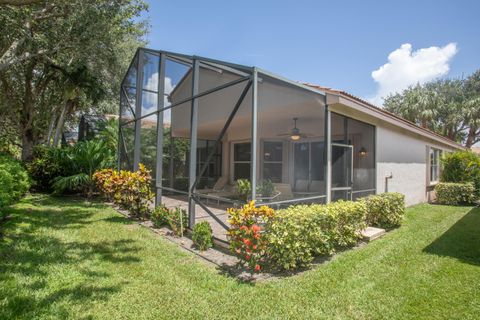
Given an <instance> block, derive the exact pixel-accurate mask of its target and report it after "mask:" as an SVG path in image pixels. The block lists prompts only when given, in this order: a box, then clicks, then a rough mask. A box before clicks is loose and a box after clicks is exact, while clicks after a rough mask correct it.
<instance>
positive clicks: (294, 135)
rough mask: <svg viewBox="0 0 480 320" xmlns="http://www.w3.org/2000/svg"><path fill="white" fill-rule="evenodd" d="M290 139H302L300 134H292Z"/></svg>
mask: <svg viewBox="0 0 480 320" xmlns="http://www.w3.org/2000/svg"><path fill="white" fill-rule="evenodd" d="M290 139H292V140H293V141H297V140H300V135H299V134H292V135H291V136H290Z"/></svg>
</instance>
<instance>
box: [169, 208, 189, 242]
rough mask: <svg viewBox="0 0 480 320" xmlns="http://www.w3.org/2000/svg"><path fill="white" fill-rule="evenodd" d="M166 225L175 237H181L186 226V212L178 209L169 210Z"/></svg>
mask: <svg viewBox="0 0 480 320" xmlns="http://www.w3.org/2000/svg"><path fill="white" fill-rule="evenodd" d="M168 225H169V226H170V229H172V231H173V233H174V234H175V235H176V236H183V233H184V232H185V229H186V227H187V225H188V214H187V211H186V210H185V209H182V208H179V207H177V208H175V209H173V210H169V211H168Z"/></svg>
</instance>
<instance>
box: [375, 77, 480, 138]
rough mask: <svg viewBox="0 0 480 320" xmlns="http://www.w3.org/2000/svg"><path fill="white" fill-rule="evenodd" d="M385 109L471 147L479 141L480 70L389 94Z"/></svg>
mask: <svg viewBox="0 0 480 320" xmlns="http://www.w3.org/2000/svg"><path fill="white" fill-rule="evenodd" d="M384 106H385V109H386V110H388V111H390V112H393V113H395V114H398V115H400V116H401V117H403V118H405V119H407V120H409V121H412V122H414V123H416V124H418V125H420V126H422V127H424V128H427V129H430V130H432V131H434V132H437V133H439V134H441V135H444V136H446V137H448V138H450V139H452V140H454V141H457V142H460V143H464V144H465V146H467V147H471V146H472V145H473V144H475V143H476V142H478V141H480V70H479V71H477V72H475V73H473V74H472V75H470V76H469V77H467V79H444V80H442V79H440V80H435V81H432V82H429V83H426V84H423V85H420V84H417V85H415V86H410V87H408V88H407V89H405V90H404V91H403V92H401V93H396V94H393V95H390V96H388V97H387V98H386V99H385V103H384Z"/></svg>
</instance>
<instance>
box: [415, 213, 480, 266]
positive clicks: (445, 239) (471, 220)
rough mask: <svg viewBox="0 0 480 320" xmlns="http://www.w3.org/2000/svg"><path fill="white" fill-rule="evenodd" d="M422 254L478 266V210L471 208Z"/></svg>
mask: <svg viewBox="0 0 480 320" xmlns="http://www.w3.org/2000/svg"><path fill="white" fill-rule="evenodd" d="M423 251H424V252H426V253H429V254H435V255H438V256H443V257H452V258H455V259H458V260H460V261H462V262H464V263H469V264H473V265H477V266H480V208H473V209H472V210H470V211H469V212H468V213H467V214H466V215H465V216H463V218H461V219H460V220H458V221H457V222H456V223H455V224H454V225H453V226H452V227H450V229H448V230H447V231H446V232H445V233H443V234H442V235H441V236H440V237H438V238H437V239H435V241H433V242H432V243H431V244H429V245H428V246H427V247H425V249H423Z"/></svg>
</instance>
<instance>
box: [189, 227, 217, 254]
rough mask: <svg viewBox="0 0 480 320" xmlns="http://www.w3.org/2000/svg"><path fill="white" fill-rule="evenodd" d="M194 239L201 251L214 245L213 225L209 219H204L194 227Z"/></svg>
mask: <svg viewBox="0 0 480 320" xmlns="http://www.w3.org/2000/svg"><path fill="white" fill-rule="evenodd" d="M192 240H193V243H194V244H195V246H196V247H197V248H198V249H200V250H201V251H205V250H207V249H208V248H211V247H213V238H212V227H211V226H210V223H208V221H202V222H200V223H197V224H196V225H195V226H194V227H193V234H192Z"/></svg>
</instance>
